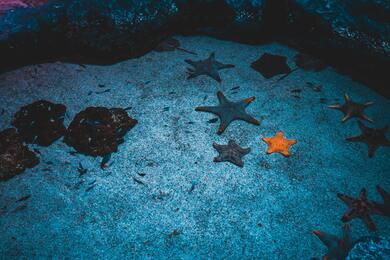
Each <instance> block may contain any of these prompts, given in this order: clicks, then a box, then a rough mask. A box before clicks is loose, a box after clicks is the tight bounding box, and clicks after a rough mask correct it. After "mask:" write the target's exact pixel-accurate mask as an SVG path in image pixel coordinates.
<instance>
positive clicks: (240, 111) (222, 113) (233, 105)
mask: <svg viewBox="0 0 390 260" xmlns="http://www.w3.org/2000/svg"><path fill="white" fill-rule="evenodd" d="M217 97H218V101H219V105H218V106H211V107H209V106H201V107H197V108H195V110H196V111H201V112H209V113H213V114H215V115H217V116H218V117H219V119H220V120H221V124H220V125H219V128H218V131H217V134H219V135H220V134H222V133H223V132H224V131H225V129H226V128H227V127H228V125H229V124H230V123H231V122H233V121H234V120H243V121H246V122H248V123H251V124H254V125H260V122H259V121H257V120H256V119H255V118H253V117H252V116H250V115H248V114H247V112H246V111H245V108H246V107H247V106H248V105H249V104H250V103H251V102H252V101H253V100H255V97H249V98H246V99H244V100H241V101H238V102H232V101H230V100H228V99H227V98H226V97H225V95H224V94H223V93H222V92H221V91H219V90H218V92H217Z"/></svg>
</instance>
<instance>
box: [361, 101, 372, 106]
mask: <svg viewBox="0 0 390 260" xmlns="http://www.w3.org/2000/svg"><path fill="white" fill-rule="evenodd" d="M373 104H374V102H372V101H369V102H366V103H364V104H363V106H364V107H369V106H372V105H373Z"/></svg>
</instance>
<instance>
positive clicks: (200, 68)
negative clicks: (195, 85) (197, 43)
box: [185, 52, 234, 83]
mask: <svg viewBox="0 0 390 260" xmlns="http://www.w3.org/2000/svg"><path fill="white" fill-rule="evenodd" d="M185 62H187V63H188V64H190V65H191V66H192V67H194V68H193V69H188V74H189V75H188V77H187V79H191V78H195V77H197V76H200V75H207V76H209V77H211V78H213V79H215V80H216V81H218V82H219V83H220V82H221V81H222V80H221V77H220V76H219V73H218V71H219V70H222V69H229V68H234V65H233V64H223V63H221V62H219V61H217V60H216V59H215V53H214V52H212V53H211V54H210V56H209V57H208V58H207V59H205V60H198V61H193V60H185Z"/></svg>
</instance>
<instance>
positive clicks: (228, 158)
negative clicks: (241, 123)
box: [213, 140, 251, 167]
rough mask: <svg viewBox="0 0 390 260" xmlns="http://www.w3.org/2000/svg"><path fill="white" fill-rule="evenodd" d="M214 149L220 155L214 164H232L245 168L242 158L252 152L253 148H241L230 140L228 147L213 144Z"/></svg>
mask: <svg viewBox="0 0 390 260" xmlns="http://www.w3.org/2000/svg"><path fill="white" fill-rule="evenodd" d="M213 147H214V148H215V150H217V151H218V153H219V155H218V156H217V157H215V158H214V162H231V163H233V164H235V165H237V166H239V167H244V162H243V161H242V157H244V156H245V155H247V154H248V153H249V152H250V151H251V148H242V147H240V146H239V145H238V144H237V143H236V142H235V141H234V140H229V142H228V144H227V145H220V144H217V143H213Z"/></svg>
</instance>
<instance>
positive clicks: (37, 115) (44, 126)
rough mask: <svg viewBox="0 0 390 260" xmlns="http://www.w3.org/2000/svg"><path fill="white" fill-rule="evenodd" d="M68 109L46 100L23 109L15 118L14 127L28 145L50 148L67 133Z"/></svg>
mask: <svg viewBox="0 0 390 260" xmlns="http://www.w3.org/2000/svg"><path fill="white" fill-rule="evenodd" d="M65 112H66V107H65V106H64V105H61V104H54V103H52V102H49V101H46V100H40V101H36V102H34V103H32V104H30V105H27V106H24V107H22V108H21V109H20V110H19V111H18V112H17V113H16V114H15V116H14V119H13V121H12V125H13V126H15V127H16V128H17V129H18V133H19V135H20V138H21V139H22V140H23V141H24V142H27V143H37V144H39V145H43V146H49V145H50V144H52V143H53V142H54V141H56V140H57V139H59V138H60V137H62V136H63V135H64V133H65V126H64V116H65Z"/></svg>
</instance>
